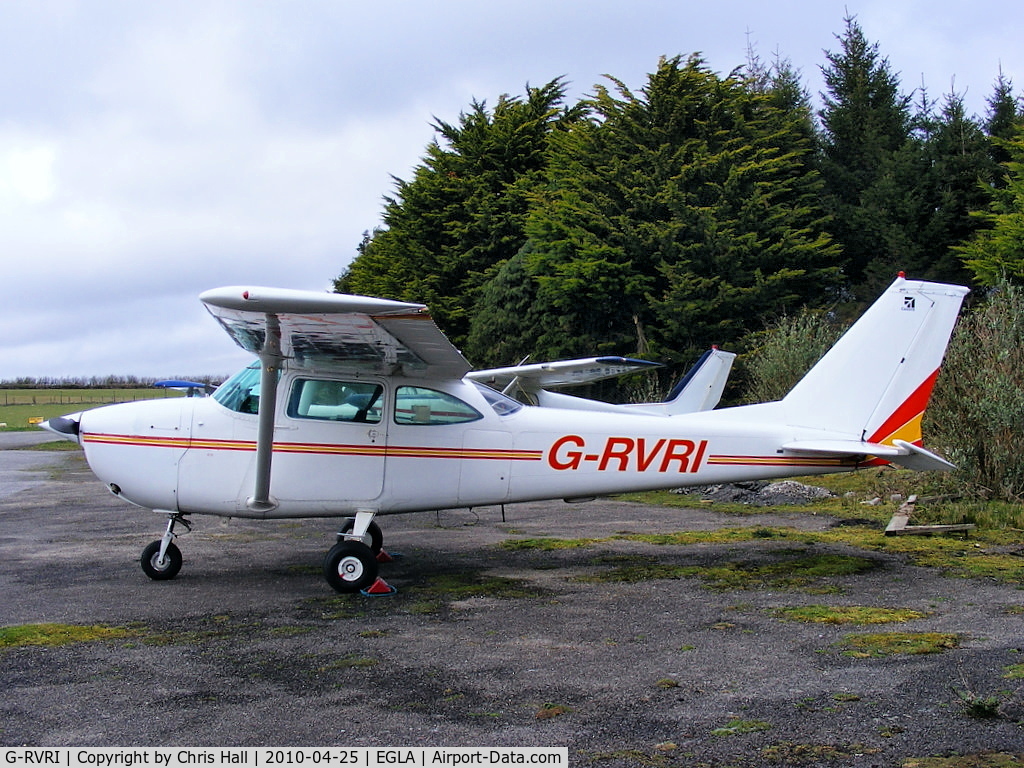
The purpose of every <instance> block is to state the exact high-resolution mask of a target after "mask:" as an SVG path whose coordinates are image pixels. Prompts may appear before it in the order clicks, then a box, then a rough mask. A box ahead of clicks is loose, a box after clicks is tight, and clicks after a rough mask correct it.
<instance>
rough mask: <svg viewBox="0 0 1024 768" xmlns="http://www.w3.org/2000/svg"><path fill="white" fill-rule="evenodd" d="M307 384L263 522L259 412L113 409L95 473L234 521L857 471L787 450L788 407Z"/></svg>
mask: <svg viewBox="0 0 1024 768" xmlns="http://www.w3.org/2000/svg"><path fill="white" fill-rule="evenodd" d="M338 378H339V379H344V378H345V377H344V376H339V377H338ZM349 378H350V379H351V378H352V377H351V376H350V377H349ZM319 379H321V381H319V382H318V384H319V385H321V387H323V386H324V385H333V384H338V386H339V387H341V386H342V384H341V382H334V381H331V377H325V376H320V377H319ZM301 381H304V379H303V374H302V372H301V371H296V372H292V371H286V372H285V373H283V374H282V376H281V380H280V385H279V391H280V393H281V394H280V396H279V397H278V399H277V413H276V426H275V429H274V451H273V461H272V469H271V475H270V477H271V480H270V497H271V501H272V505H273V506H272V508H271V509H269V510H264V509H254V508H253V506H252V505H251V504H249V499H250V497H251V495H252V493H253V486H254V482H255V458H256V441H257V422H258V417H257V415H256V414H255V413H252V412H247V411H249V410H251V409H248V408H241V407H239V408H234V409H233V408H231V407H227V406H225V405H224V404H222V403H221V402H219V401H218V400H217V399H214V398H174V399H167V400H156V401H145V402H138V403H129V404H124V405H116V406H107V407H103V408H98V409H95V410H92V411H86V412H85V413H83V414H82V415H81V422H80V433H79V439H80V442H81V443H82V445H83V446H84V448H85V453H86V458H87V459H88V461H89V464H90V466H91V467H92V469H93V471H94V472H95V474H96V475H97V476H98V477H99V478H100V479H101V480H102V481H103V482H104V483H106V484H107V485H108V486H109V487H110V488H111V489H112V490H113V491H114V492H115V493H117V494H118V495H120V496H122V497H123V498H125V499H127V500H128V501H131V502H133V503H135V504H138V505H140V506H143V507H147V508H150V509H155V510H161V511H171V512H181V513H184V514H193V513H194V514H211V515H223V516H237V517H268V518H282V517H318V516H324V517H328V516H334V515H350V514H352V513H353V512H356V511H359V510H372V511H373V512H375V513H379V514H388V513H397V512H414V511H421V510H430V509H443V508H451V507H472V506H483V505H489V504H501V503H511V502H521V501H531V500H540V499H554V498H574V497H575V498H581V497H589V496H596V495H602V494H610V493H624V492H631V491H641V490H654V489H666V488H675V487H680V486H687V485H702V484H708V483H718V482H728V481H736V480H747V479H758V478H769V477H786V476H796V475H806V474H814V473H825V472H837V471H843V470H848V469H853V468H855V467H856V466H857V464H856V463H855V462H854V461H852V460H850V459H839V458H822V457H818V458H816V457H814V456H810V455H802V454H798V453H792V452H789V451H785V450H783V449H782V448H781V446H782V445H783V444H784V443H786V442H789V441H793V440H795V439H801V438H808V437H813V431H811V434H810V435H809V434H808V430H807V429H806V428H793V427H786V426H784V424H785V419H782V418H779V412H778V409H779V408H780V404H779V403H768V404H763V405H757V406H744V407H739V408H728V409H723V410H719V411H708V412H701V413H694V414H686V415H678V416H655V415H639V414H618V413H599V412H589V411H579V410H562V409H557V408H539V407H530V406H523V407H516V406H515V404H512V405H511V407H510V401H507V400H504V399H503V400H502V402H499V404H498V406H497V407H495V406H494V405H493V402H492V401H493V400H494V398H493V397H485V394H484V391H483V390H482V389H481V387H480V385H477V384H474V383H473V382H471V381H468V380H461V381H450V380H449V381H442V382H431V381H425V380H421V379H403V378H398V377H379V378H377V377H372V376H365V377H361V378H360V380H359V382H358V383H359V385H360V386H361V387H364V388H365V387H366V386H372V385H376V386H379V387H380V388H381V391H380V394H379V395H378V399H377V400H376V401H375V405H374V408H373V411H372V412H371V413H370V414H369V415H367V414H366V413H360V414H359V415H358V416H356V412H357V408H356V407H355V406H351V405H346V404H343V403H333V404H317V403H316V402H315V401H313V402H312V404H310V402H302V401H301V400H300V398H301V397H302V396H301V393H300V392H299V391H298V386H299V383H300V382H301ZM492 394H496V393H492ZM498 397H499V398H500V397H501V396H498ZM306 399H307V400H309V399H310V398H306ZM460 404H461V405H460ZM462 406H465V408H463V407H462Z"/></svg>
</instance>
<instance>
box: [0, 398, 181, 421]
mask: <svg viewBox="0 0 1024 768" xmlns="http://www.w3.org/2000/svg"><path fill="white" fill-rule="evenodd" d="M181 396H182V393H180V392H177V391H174V390H166V389H156V388H154V387H141V388H137V389H0V430H25V429H34V428H35V424H34V423H33V421H32V420H35V419H49V418H52V417H54V416H63V415H64V414H66V413H73V412H75V411H84V410H88V409H89V408H96V407H98V406H101V405H109V404H111V403H127V402H131V401H133V400H153V399H156V398H161V397H181Z"/></svg>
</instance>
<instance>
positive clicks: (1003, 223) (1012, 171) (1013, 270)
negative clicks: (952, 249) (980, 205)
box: [957, 123, 1024, 285]
mask: <svg viewBox="0 0 1024 768" xmlns="http://www.w3.org/2000/svg"><path fill="white" fill-rule="evenodd" d="M1002 146H1003V147H1004V148H1005V150H1006V152H1007V153H1008V155H1009V160H1008V161H1007V162H1006V163H1005V164H1004V165H1005V168H1006V182H1005V184H1004V186H1002V187H997V188H993V189H992V193H991V195H992V196H991V202H990V204H989V206H988V208H987V209H985V210H984V211H982V212H980V213H979V214H978V219H979V220H980V222H981V225H982V227H983V228H982V229H980V230H979V231H977V232H976V233H975V234H974V236H973V237H972V238H971V240H970V241H968V242H967V243H966V244H964V245H963V246H962V247H960V248H957V251H958V253H959V254H960V256H961V258H963V260H964V263H965V264H966V266H967V268H968V269H970V270H971V272H972V273H973V274H974V278H975V280H977V281H978V282H979V283H980V284H982V285H996V284H998V283H999V282H1000V280H1003V279H1006V280H1009V281H1011V282H1014V283H1018V284H1020V283H1024V123H1021V124H1020V125H1018V128H1017V133H1016V135H1015V137H1014V138H1013V139H1012V140H1010V141H1004V142H1002Z"/></svg>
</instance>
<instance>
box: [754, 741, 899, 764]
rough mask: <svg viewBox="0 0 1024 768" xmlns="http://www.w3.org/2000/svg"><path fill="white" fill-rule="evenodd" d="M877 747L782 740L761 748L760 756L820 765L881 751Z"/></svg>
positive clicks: (774, 759)
mask: <svg viewBox="0 0 1024 768" xmlns="http://www.w3.org/2000/svg"><path fill="white" fill-rule="evenodd" d="M881 751H882V750H880V749H878V748H877V747H866V746H864V745H863V744H842V745H840V744H800V743H797V742H792V741H784V742H781V743H779V744H772V745H771V746H770V747H765V748H764V749H762V750H761V756H762V757H764V758H766V759H768V760H771V761H772V762H773V763H778V764H781V765H821V764H822V763H824V762H831V761H833V760H841V759H843V758H847V757H854V756H856V755H872V754H877V753H878V752H881Z"/></svg>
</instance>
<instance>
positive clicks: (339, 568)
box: [324, 541, 377, 594]
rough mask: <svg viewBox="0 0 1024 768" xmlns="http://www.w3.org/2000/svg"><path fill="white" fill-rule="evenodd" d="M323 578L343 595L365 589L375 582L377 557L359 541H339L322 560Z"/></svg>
mask: <svg viewBox="0 0 1024 768" xmlns="http://www.w3.org/2000/svg"><path fill="white" fill-rule="evenodd" d="M324 578H325V579H327V583H328V584H330V585H331V586H332V587H333V588H334V589H335V590H337V591H338V592H342V593H344V594H350V593H353V592H358V591H359V590H361V589H366V588H367V587H369V586H371V585H372V584H373V583H374V582H375V581H376V580H377V556H376V555H375V554H374V553H373V550H371V549H370V548H369V547H368V546H366V545H365V544H363V543H362V542H361V541H339V542H338V543H337V544H335V545H334V546H333V547H331V550H330V552H328V553H327V557H325V558H324Z"/></svg>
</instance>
